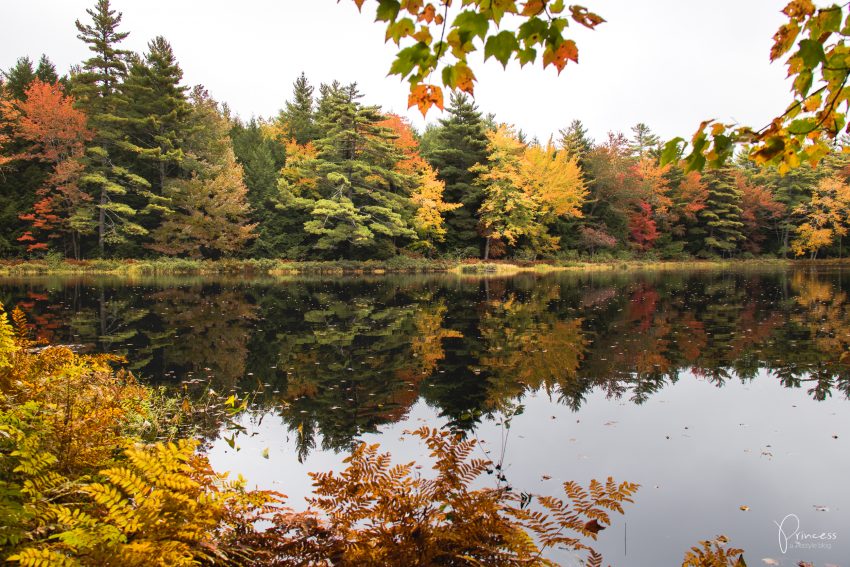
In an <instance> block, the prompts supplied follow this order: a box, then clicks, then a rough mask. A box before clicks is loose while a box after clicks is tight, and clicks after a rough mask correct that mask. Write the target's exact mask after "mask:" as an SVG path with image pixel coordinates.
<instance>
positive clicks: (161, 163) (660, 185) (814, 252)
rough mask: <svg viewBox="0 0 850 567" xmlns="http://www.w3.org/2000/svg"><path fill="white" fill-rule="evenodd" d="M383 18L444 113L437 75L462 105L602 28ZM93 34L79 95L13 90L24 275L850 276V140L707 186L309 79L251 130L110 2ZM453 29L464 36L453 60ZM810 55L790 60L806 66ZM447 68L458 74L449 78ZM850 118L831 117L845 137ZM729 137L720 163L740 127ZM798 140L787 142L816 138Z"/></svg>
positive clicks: (488, 18) (799, 22)
mask: <svg viewBox="0 0 850 567" xmlns="http://www.w3.org/2000/svg"><path fill="white" fill-rule="evenodd" d="M358 4H363V3H362V2H359V3H358ZM378 4H379V8H378V15H379V20H381V21H386V22H387V24H388V26H389V29H391V32H392V33H390V34H389V36H388V37H390V38H392V39H394V40H396V41H399V42H402V43H405V42H408V41H413V42H414V44H413V45H410V46H407V47H404V48H403V49H401V51H400V52H399V58H398V59H397V61H396V64H395V65H394V68H395V69H396V71H398V72H399V73H400V74H402V75H404V76H406V77H408V78H409V79H411V81H412V85H413V86H414V87H415V88H416V89H420V90H421V89H425V90H426V91H427V93H425V95H423V96H426V95H427V96H426V98H427V97H432V96H437V95H436V94H435V93H436V88H437V87H436V85H431V86H426V85H424V84H421V80H422V79H423V76H421V73H422V72H424V71H426V70H428V69H431V68H433V67H434V66H441V65H443V69H444V70H445V77H444V79H445V81H447V82H446V85H447V86H450V87H451V86H453V87H463V86H465V85H466V82H467V81H469V85H471V79H470V77H468V76H467V75H466V74H467V71H468V65H467V63H466V59H465V58H466V55H468V54H469V53H471V52H472V51H473V50H474V49H478V48H480V47H481V44H483V47H484V52H485V55H489V56H493V57H496V58H497V59H499V60H500V61H503V62H505V61H507V60H508V59H510V58H511V57H518V58H519V59H520V60H521V61H525V60H526V59H527V58H531V59H533V58H534V56H535V53H536V50H538V49H542V50H543V54H544V61H548V62H549V64H552V65H555V66H556V67H559V61H560V62H561V63H564V62H566V61H568V60H571V58H570V57H569V55H570V53H572V51H571V50H572V48H573V46H574V44H573V43H572V40H570V39H567V38H565V37H564V36H563V33H564V32H565V29H566V28H565V27H564V25H565V23H564V22H566V20H567V19H571V21H573V22H575V23H578V24H581V25H587V26H589V27H593V26H595V25H596V24H598V23H600V21H601V20H600V19H599V18H598V17H597V16H595V15H593V14H591V13H590V12H588V11H587V10H585V9H584V8H582V7H580V6H566V5H562V4H563V3H558V2H528V3H526V4H525V5H522V6H520V5H519V4H518V3H514V2H503V3H499V6H498V7H497V6H496V5H495V4H492V3H481V2H472V1H470V2H462V3H461V4H462V5H461V9H462V10H461V13H460V14H459V15H458V16H457V17H456V18H454V19H453V20H452V21H451V22H448V21H446V19H445V17H444V15H442V14H441V13H440V9H446V8H448V4H449V3H448V2H441V3H439V5H438V4H435V3H426V2H404V3H399V2H396V1H395V0H392V1H384V0H381V1H380V2H378ZM792 4H795V3H794V2H792ZM795 6H796V7H794V6H791V7H789V8H788V9H786V11H787V12H788V13H789V17H791V18H792V20H794V21H793V22H792V24H789V25H790V26H791V28H793V29H791V28H789V29H790V30H791V31H789V32H788V33H791V32H793V31H794V29H797V28H800V30H802V29H804V28H805V30H806V31H805V33H806V34H807V36H811V35H812V34H814V33H815V31H817V30H818V29H821V27H823V26H826V28H824V30H826V31H823V35H825V36H830V34H832V35H835V34H836V33H838V32H836V31H835V30H833V29H832V28H833V27H834V24H835V21H837V20H836V19H835V16H836V14H838V13H839V12H840V11H841V10H843V8H842V9H839V10H838V11H836V10H832V11H830V10H828V9H823V10H816V9H814V8H813V7H812V6H811V5H810V4H809V3H808V2H801V3H799V6H797V5H796V4H795ZM561 12H563V13H561ZM559 14H560V15H559ZM566 14H569V16H566ZM88 15H89V18H90V20H91V21H90V23H82V22H77V27H78V31H79V32H80V36H79V37H80V38H81V39H82V40H83V41H84V42H85V43H86V44H87V45H88V46H89V47H90V49H91V50H92V57H91V58H89V59H87V60H86V61H84V62H83V63H82V65H81V66H80V67H79V68H74V70H73V71H72V72H71V74H70V76H68V77H62V78H60V77H58V76H57V74H56V72H55V69H53V66H52V64H51V63H50V61H49V60H48V59H47V58H46V57H42V59H41V61H39V63H38V65H37V66H35V65H34V64H33V63H32V62H31V61H30V60H29V59H27V58H22V59H20V60H19V61H18V63H17V64H16V65H15V66H14V67H13V68H11V69H9V70H8V71H6V72H5V73H3V77H4V80H3V81H2V83H3V85H2V88H0V168H2V169H3V175H2V176H0V187H2V189H3V190H4V191H5V194H6V195H8V197H9V198H8V200H7V202H6V206H5V207H4V208H2V210H0V218H2V219H3V220H4V222H3V223H2V224H0V251H2V252H3V253H5V254H6V255H12V254H15V255H23V254H27V253H29V254H34V255H41V254H45V253H54V254H59V255H64V256H66V257H72V258H82V257H92V256H97V257H107V256H110V257H136V258H138V257H148V256H150V255H151V254H152V253H158V254H165V255H169V256H175V257H179V258H193V259H201V258H204V259H209V258H212V259H216V258H230V257H260V258H287V259H292V260H367V259H374V260H391V259H395V258H405V257H409V258H413V259H416V258H422V257H425V258H434V257H446V258H470V257H474V258H481V257H485V258H491V257H492V258H498V257H510V258H515V259H518V260H535V259H539V258H548V259H557V258H562V259H570V258H573V257H575V256H576V255H578V254H585V255H590V256H593V255H596V254H599V253H602V254H608V253H611V254H615V255H621V254H631V255H636V256H645V257H648V258H653V259H654V258H668V259H669V258H677V259H683V258H688V257H693V256H698V257H705V258H710V257H716V256H723V257H741V256H746V255H752V254H768V255H776V256H785V257H787V256H790V255H795V256H803V255H808V256H809V257H816V256H820V257H823V256H839V257H840V256H843V240H842V239H843V237H844V236H845V234H846V232H847V229H848V221H847V219H848V210H847V209H848V204H847V202H848V199H847V193H848V191H847V190H846V188H847V186H848V183H847V182H848V175H850V169H848V167H847V159H846V156H845V155H844V152H843V150H844V146H845V145H846V140H844V139H842V138H839V139H837V141H836V142H835V143H834V144H832V145H831V146H829V147H826V146H824V145H823V144H825V142H824V141H823V140H820V141H818V142H817V144H816V146H817V147H816V148H815V146H811V148H815V149H812V150H811V151H815V153H816V154H817V155H816V156H815V157H817V160H814V159H812V160H809V161H812V162H813V161H818V162H820V165H819V166H818V167H817V168H814V167H811V166H810V165H809V164H808V162H807V163H806V164H797V163H793V164H791V165H799V167H795V168H793V169H792V168H790V166H789V165H788V164H787V163H785V162H782V163H779V164H778V165H777V163H775V162H776V161H777V160H780V161H781V160H784V159H786V158H781V159H780V157H777V156H773V157H769V156H768V157H765V159H763V160H762V162H764V163H763V165H765V167H763V168H761V169H757V168H754V167H753V165H752V162H751V161H747V160H746V159H740V160H732V159H731V157H730V156H726V154H724V152H727V150H729V148H731V147H733V146H734V144H732V142H731V141H730V140H731V138H729V139H727V142H728V144H727V142H723V144H727V145H724V146H723V148H716V149H715V151H714V152H713V153H712V154H711V155H710V156H709V158H710V159H709V158H706V159H705V160H703V161H706V160H707V161H709V162H711V165H715V166H720V165H723V166H724V167H723V168H720V169H715V170H712V171H708V172H706V173H700V172H697V171H694V169H702V166H701V165H700V164H696V165H697V166H699V167H695V163H694V161H693V160H694V158H693V154H692V155H691V157H687V158H685V159H679V158H680V157H681V155H680V153H677V152H676V151H672V153H671V148H672V149H673V150H676V148H678V147H679V146H678V145H677V144H678V142H677V141H676V140H674V141H673V142H672V145H671V144H667V145H666V147H665V146H664V144H663V143H662V140H660V139H659V138H658V136H656V135H655V134H653V133H652V131H651V130H650V128H649V127H648V126H647V125H645V124H642V123H641V124H637V125H635V126H634V127H633V128H632V132H631V136H629V137H627V136H625V135H623V134H621V133H611V134H610V135H609V136H608V138H607V139H604V140H601V141H594V140H592V139H590V138H589V137H588V135H587V131H586V129H585V127H584V125H583V124H582V123H581V122H580V121H577V120H574V121H573V122H572V123H571V124H569V125H568V126H566V127H565V128H563V129H562V130H561V131H560V132H559V136H558V139H557V140H550V141H548V142H541V141H539V140H536V139H528V137H527V136H526V135H525V134H524V133H523V132H522V131H521V130H517V129H516V128H515V127H512V126H509V125H503V124H499V123H498V122H497V120H496V119H495V117H493V116H490V115H484V114H482V113H481V112H480V111H479V110H478V109H477V108H476V107H475V105H474V104H473V103H472V102H471V100H470V99H469V98H468V97H467V96H466V93H462V92H461V93H459V94H452V96H451V97H450V99H449V101H448V103H447V105H446V108H447V114H446V116H445V117H444V118H442V119H441V120H439V121H438V123H437V124H434V125H431V126H429V127H428V128H427V129H426V130H425V131H424V132H421V133H418V132H415V131H414V130H413V129H412V128H411V126H410V125H409V124H408V123H407V122H406V121H405V120H403V119H401V118H400V117H398V116H395V115H392V114H388V113H386V112H384V111H383V110H381V109H380V108H379V107H376V106H372V105H368V104H365V103H364V102H363V100H362V99H363V94H362V93H361V92H360V90H359V89H358V87H357V85H356V84H349V85H344V84H340V83H338V82H331V83H328V84H322V85H319V87H318V89H314V87H313V86H312V85H311V84H310V82H309V81H308V79H307V77H306V76H305V75H303V74H302V75H301V76H300V77H299V78H298V79H297V80H296V81H295V84H294V89H293V95H292V98H291V100H290V101H287V102H286V103H285V104H284V108H283V109H282V110H281V111H280V113H279V115H278V116H276V117H274V118H271V119H252V120H251V121H248V122H244V121H242V120H240V119H238V118H236V117H233V116H231V115H230V112H229V110H228V109H227V107H226V105H220V104H218V103H217V102H215V100H214V99H213V98H211V97H210V96H209V94H208V93H207V92H206V91H205V90H204V88H203V87H201V86H196V87H194V88H192V89H189V88H188V87H187V86H185V85H183V84H182V80H183V79H182V77H183V73H182V70H181V68H180V66H179V63H178V62H177V58H176V55H175V54H174V52H173V50H172V48H171V46H170V44H169V43H168V42H167V41H166V40H165V39H164V38H162V37H157V38H154V39H153V40H152V41H151V42H150V43H149V44H148V49H147V52H146V53H144V54H141V55H140V54H133V53H129V52H127V51H125V50H122V49H121V48H120V45H121V43H122V41H123V40H124V39H125V38H126V36H127V33H128V32H126V31H122V30H121V29H120V27H121V14H120V13H117V12H116V11H115V10H113V9H112V8H111V6H110V4H109V2H108V0H98V1H97V3H96V5H95V7H94V8H93V9H91V10H89V11H88ZM503 16H504V17H505V20H504V21H502V17H503ZM500 21H502V23H503V24H504V25H505V26H507V25H508V22H514V23H515V22H517V21H519V22H520V24H519V27H518V28H517V29H516V30H513V31H512V30H511V28H510V27H505V28H504V29H501V31H499V32H498V33H495V34H493V33H492V31H491V27H490V26H491V25H492V24H494V23H498V22H500ZM559 22H560V23H559ZM795 22H796V23H795ZM818 22H820V23H818ZM435 26H436V27H440V26H448V28H447V35H446V37H445V38H444V39H443V40H441V41H439V42H438V41H436V40H435V39H434V38H435V36H434V35H433V28H434V27H435ZM541 26H542V27H541ZM795 26H796V27H795ZM818 26H821V27H818ZM544 27H545V29H544ZM538 28H540V29H538ZM827 28H828V29H827ZM392 30H395V31H392ZM429 30H431V31H429ZM800 30H797V31H798V32H799V33H803V32H802V31H800ZM791 35H794V34H793V33H791ZM791 35H789V36H788V37H786V38H785V39H784V40H783V41H784V43H783V45H784V46H785V47H786V48H788V49H790V47H789V46H790V44H789V43H788V42H789V41H793V38H791V39H788V38H790V37H791ZM795 37H796V36H795ZM801 37H802V36H801ZM511 38H513V40H511ZM806 42H808V43H806ZM815 43H816V42H815V41H814V40H813V39H807V40H801V43H800V46H801V47H800V49H801V52H800V53H797V54H796V55H792V57H791V61H792V63H793V64H792V67H793V69H794V71H795V72H800V73H801V76H802V75H805V73H806V71H805V69H803V68H802V67H800V65H803V66H804V67H805V65H808V64H809V63H811V64H812V65H815V67H817V66H818V65H821V63H818V61H820V59H819V58H818V57H815V55H817V53H815V52H816V51H817V46H816V45H815ZM786 44H787V45H786ZM441 46H442V47H441ZM476 46H477V47H476ZM565 46H567V47H565ZM564 49H567V51H570V53H566V55H565V53H563V51H564ZM841 49H842V48H840V46H839V45H836V46H835V47H834V49H833V51H835V50H837V51H835V53H839V52H841ZM443 50H446V51H443ZM818 53H819V52H818ZM825 53H826V52H825ZM547 54H549V55H547ZM803 55H806V56H805V57H803ZM444 56H450V57H453V58H455V59H456V62H455V63H453V64H448V65H444V63H445V61H443V60H442V58H443V57H444ZM561 56H565V57H566V58H565V59H563V60H561V59H559V58H560V57H561ZM824 57H826V55H824ZM830 57H832V58H833V59H834V57H833V56H832V55H830ZM529 60H530V59H529ZM816 60H817V61H816ZM411 62H413V63H411ZM801 62H802V63H801ZM830 65H831V64H830ZM806 68H807V67H806ZM810 70H811V69H810ZM824 72H825V73H826V72H828V70H825V71H824ZM829 72H831V71H829ZM845 74H846V73H845ZM464 77H466V78H464ZM836 80H837V79H836ZM830 84H832V83H830ZM426 87H427V88H426ZM824 88H826V87H824ZM829 89H832V87H829ZM460 90H471V88H470V89H464V88H461V89H460ZM417 92H418V91H417ZM423 92H424V91H423ZM824 92H825V91H823V92H821V94H812V95H811V96H813V97H815V98H817V97H820V96H821V95H822V94H823V93H824ZM835 92H839V91H835ZM841 92H843V91H841ZM420 94H422V93H420ZM824 96H825V95H824ZM827 98H829V97H827ZM807 100H809V99H807ZM811 100H815V99H811ZM817 100H820V101H821V102H822V103H823V104H826V102H824V100H821V99H820V98H818V99H817ZM801 104H802V103H801ZM836 104H838V103H836ZM815 106H817V105H816V104H815V103H814V102H812V103H811V104H809V103H808V102H807V103H806V104H802V107H804V108H805V109H806V111H807V112H815V113H816V112H817V110H816V109H815ZM795 108H797V110H799V108H798V107H795ZM836 112H837V111H830V112H828V113H827V114H828V115H829V116H832V117H833V118H835V119H836V120H837V119H838V118H836V117H837V116H838V115H837V114H836ZM821 118H823V116H821ZM831 119H832V118H830V120H831ZM799 120H801V119H798V121H799ZM777 127H778V126H777ZM706 128H709V126H706ZM789 128H790V127H789ZM820 128H821V130H823V128H826V126H824V125H821V126H820ZM710 129H711V130H712V132H713V134H711V135H713V136H714V139H715V142H716V143H715V145H717V144H721V142H720V140H721V138H723V136H726V134H723V133H722V132H721V130H722V128H721V127H719V125H717V124H714V125H711V126H710ZM792 129H793V128H792ZM723 131H724V132H725V130H723ZM783 132H785V130H782V131H781V132H778V133H777V132H774V134H771V136H774V137H777V136H778V137H780V138H781V137H783V136H786V134H787V136H791V137H794V136H796V134H793V133H790V134H789V133H787V132H786V133H783ZM788 132H790V130H788ZM836 135H837V131H836V132H832V130H830V136H831V137H832V138H835V137H836ZM705 136H706V135H705V134H704V135H703V138H701V141H700V142H699V143H696V142H695V144H696V146H699V147H700V150H699V151H700V152H706V151H708V150H707V149H706V148H707V147H708V146H707V145H706V144H707V143H708V142H707V141H706V140H707V138H706V137H705ZM787 136H786V137H787ZM727 138H728V136H727ZM779 143H780V142H770V141H768V139H767V138H765V139H764V144H767V145H771V144H773V145H776V144H779ZM782 143H785V142H782ZM789 143H790V142H789ZM813 143H814V142H813ZM723 144H721V145H723ZM696 146H695V147H696ZM727 146H728V147H727ZM771 147H772V146H771ZM801 147H802V146H801ZM665 148H666V149H665ZM759 148H761V149H754V150H753V151H754V152H756V153H758V152H762V150H764V147H762V146H759ZM795 148H796V146H795ZM811 148H810V149H811ZM721 150H722V151H721ZM798 150H799V151H798ZM695 151H696V150H695ZM729 151H731V150H729ZM800 151H804V150H802V149H799V148H798V149H794V150H793V151H790V150H789V151H786V152H785V153H783V154H782V155H786V156H795V155H797V153H799V152H800ZM805 151H809V150H805ZM789 152H790V153H789ZM795 152H797V153H795ZM727 153H728V152H727ZM762 153H763V152H762ZM715 154H716V155H715ZM721 154H722V155H721ZM700 155H701V154H700ZM759 155H761V154H759ZM724 156H725V157H724ZM788 159H791V160H792V161H793V159H792V158H791V157H788ZM794 159H796V158H794Z"/></svg>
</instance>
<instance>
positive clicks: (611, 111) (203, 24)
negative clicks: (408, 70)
mask: <svg viewBox="0 0 850 567" xmlns="http://www.w3.org/2000/svg"><path fill="white" fill-rule="evenodd" d="M584 3H585V4H586V5H588V7H590V8H591V9H593V10H595V11H597V12H598V13H600V14H601V15H602V16H603V17H605V18H606V19H607V22H606V23H605V24H603V25H601V26H599V27H598V28H597V29H596V31H590V30H585V29H578V28H574V31H575V35H574V36H573V37H574V38H575V39H576V40H577V42H578V45H579V50H580V62H581V63H580V64H579V65H577V66H574V65H572V64H570V65H569V66H568V67H567V69H566V70H565V71H564V72H563V73H562V74H561V76H558V75H557V74H556V72H555V70H554V69H552V68H549V69H546V70H545V71H544V70H542V68H541V67H540V64H539V63H538V64H537V66H536V67H534V68H531V67H529V66H527V67H526V68H525V69H523V70H520V69H519V67H518V66H515V65H509V66H508V69H507V71H503V70H502V67H501V65H500V64H499V63H497V62H495V61H494V60H490V61H488V62H487V63H486V64H484V65H478V66H477V68H476V71H477V75H478V78H479V81H478V83H477V86H476V100H477V102H478V105H479V106H480V108H481V109H482V110H484V111H486V112H494V113H495V114H496V116H497V118H498V119H499V120H500V121H504V122H509V123H514V124H517V125H518V126H519V127H521V128H522V129H523V130H525V131H526V132H528V133H530V134H532V135H537V136H538V137H539V138H541V139H546V138H548V137H549V135H550V134H551V133H554V132H556V131H557V130H558V129H559V128H561V127H563V126H564V125H566V124H568V123H569V122H570V121H571V120H572V119H574V118H579V119H581V120H582V121H583V122H584V123H585V125H586V126H587V127H588V128H589V130H590V132H591V134H592V135H593V136H594V137H596V138H597V139H599V138H602V137H604V135H605V133H606V132H607V131H609V130H621V131H624V132H626V133H628V130H629V128H630V127H631V126H632V125H633V124H635V123H636V122H646V123H647V124H649V125H650V127H652V129H653V130H654V131H656V132H657V133H658V134H660V135H661V136H662V137H664V138H670V137H673V136H675V135H684V136H686V137H689V136H690V134H691V133H693V131H694V130H695V128H696V126H698V124H699V122H700V121H701V120H703V119H706V118H718V119H721V120H725V121H737V122H740V123H742V124H749V125H754V126H762V125H763V124H764V123H765V122H767V121H768V119H769V118H770V117H772V116H775V115H777V114H779V113H781V112H782V110H783V109H784V107H785V106H786V105H787V104H788V102H789V101H790V94H789V92H788V90H789V86H790V85H789V84H788V83H786V82H785V80H784V76H785V70H784V67H783V66H782V65H781V64H779V63H776V64H773V65H771V64H769V62H768V53H769V50H770V45H771V37H772V35H773V34H774V32H775V31H776V29H777V28H778V26H779V25H780V24H781V23H782V18H783V17H782V15H781V14H780V13H779V10H780V9H781V8H782V7H783V6H784V4H785V3H786V0H713V1H712V2H705V1H703V0H642V1H636V0H586V2H584ZM93 4H94V1H93V0H2V1H0V13H2V22H1V23H0V26H2V32H0V33H2V35H0V68H2V69H8V68H9V67H10V66H12V65H13V64H14V62H15V60H16V59H17V58H18V57H20V56H23V55H29V56H30V57H31V58H33V59H37V58H38V57H39V55H40V54H41V53H42V52H44V53H46V54H47V55H48V56H49V57H50V58H51V59H52V60H53V62H54V63H55V64H56V65H57V68H58V69H59V70H60V71H61V72H66V71H67V69H68V67H70V66H71V65H72V64H74V63H78V62H80V61H81V60H83V59H84V58H86V57H87V56H88V55H87V54H88V52H87V50H86V48H85V46H84V44H83V43H82V42H81V41H79V40H78V39H77V38H76V29H75V27H74V20H75V19H77V18H80V19H82V20H86V19H87V15H86V13H85V10H86V8H88V7H90V6H91V5H93ZM112 4H113V7H114V8H116V9H117V10H119V11H121V12H123V14H124V20H123V30H124V31H129V32H130V37H129V38H128V39H127V40H125V42H124V46H125V47H126V48H127V49H132V50H135V51H143V50H144V49H145V46H146V44H147V42H148V40H150V39H151V38H153V37H154V36H156V35H163V36H165V37H166V38H167V39H168V40H169V41H170V42H171V44H172V45H173V46H174V50H175V52H176V54H177V57H178V59H179V61H180V64H181V66H182V67H183V70H184V73H185V80H186V82H187V84H197V83H201V84H204V85H205V86H206V87H207V88H208V89H209V91H210V92H211V94H212V95H213V96H214V97H215V98H216V99H218V100H220V101H223V102H227V103H228V104H229V105H230V106H231V108H233V109H234V110H235V111H236V112H237V113H238V114H239V115H240V116H242V117H243V118H249V117H250V116H252V115H256V116H271V115H274V114H276V113H277V110H278V109H279V108H280V107H281V106H282V105H283V102H284V101H285V100H286V99H287V98H288V97H289V95H290V92H291V85H292V81H293V80H294V79H295V78H296V77H297V75H298V74H299V73H300V72H301V71H302V70H303V71H304V72H306V73H307V75H308V77H309V78H310V80H311V82H312V83H313V84H315V85H318V83H320V82H329V81H331V80H333V79H338V80H340V81H343V82H349V81H357V82H358V83H359V84H360V85H361V88H362V90H363V91H364V92H365V94H366V98H365V101H366V102H368V103H373V104H380V105H382V106H383V107H384V108H386V109H388V110H393V111H395V112H398V113H401V114H405V115H407V116H409V117H410V118H411V121H412V122H413V123H414V124H416V125H417V126H419V127H421V126H422V125H423V124H424V121H423V120H422V117H421V115H419V114H418V111H416V110H415V109H411V110H409V111H407V110H405V108H404V107H405V105H406V102H407V89H406V88H405V84H402V83H400V82H399V81H398V79H397V78H396V77H387V76H386V73H387V70H388V69H389V65H390V63H391V61H392V55H393V52H394V45H392V44H387V45H385V44H384V42H383V28H382V27H381V25H380V24H375V23H373V22H372V19H373V17H372V14H373V12H372V10H374V7H373V6H372V5H371V3H369V2H367V5H366V6H365V7H364V13H363V14H358V12H357V10H356V8H355V6H354V3H353V2H352V1H351V0H342V1H341V3H339V4H337V2H336V0H113V2H112ZM458 4H459V2H458ZM437 118H439V113H438V112H437V111H433V110H432V111H431V112H430V113H429V115H428V120H429V121H434V120H436V119H437Z"/></svg>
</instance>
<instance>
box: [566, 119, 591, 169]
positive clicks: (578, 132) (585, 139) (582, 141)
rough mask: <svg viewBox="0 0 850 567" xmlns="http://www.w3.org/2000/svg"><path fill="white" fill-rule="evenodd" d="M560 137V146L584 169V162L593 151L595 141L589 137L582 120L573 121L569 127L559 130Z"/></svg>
mask: <svg viewBox="0 0 850 567" xmlns="http://www.w3.org/2000/svg"><path fill="white" fill-rule="evenodd" d="M558 136H559V137H558V146H559V147H560V148H561V149H562V150H564V151H565V152H567V154H569V156H570V157H574V158H576V159H577V160H578V163H579V165H580V166H582V167H584V160H585V159H586V158H587V155H588V154H589V153H590V150H592V149H593V140H591V139H590V137H589V136H588V135H587V128H585V127H584V124H582V122H581V120H573V121H572V122H570V125H569V126H567V127H566V128H562V129H561V130H558Z"/></svg>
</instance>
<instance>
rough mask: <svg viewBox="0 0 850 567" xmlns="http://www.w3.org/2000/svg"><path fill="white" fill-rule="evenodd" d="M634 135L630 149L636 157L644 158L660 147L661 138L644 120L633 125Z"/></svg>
mask: <svg viewBox="0 0 850 567" xmlns="http://www.w3.org/2000/svg"><path fill="white" fill-rule="evenodd" d="M632 132H633V133H634V136H633V137H632V139H631V141H630V144H629V151H630V152H631V154H632V155H633V156H634V157H637V158H644V157H647V156H648V155H650V153H651V152H653V151H654V150H656V149H658V146H659V144H660V143H661V139H660V138H659V137H658V136H656V135H655V134H653V133H652V130H650V129H649V126H647V125H646V124H644V123H643V122H638V123H637V124H635V125H634V126H632Z"/></svg>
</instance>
